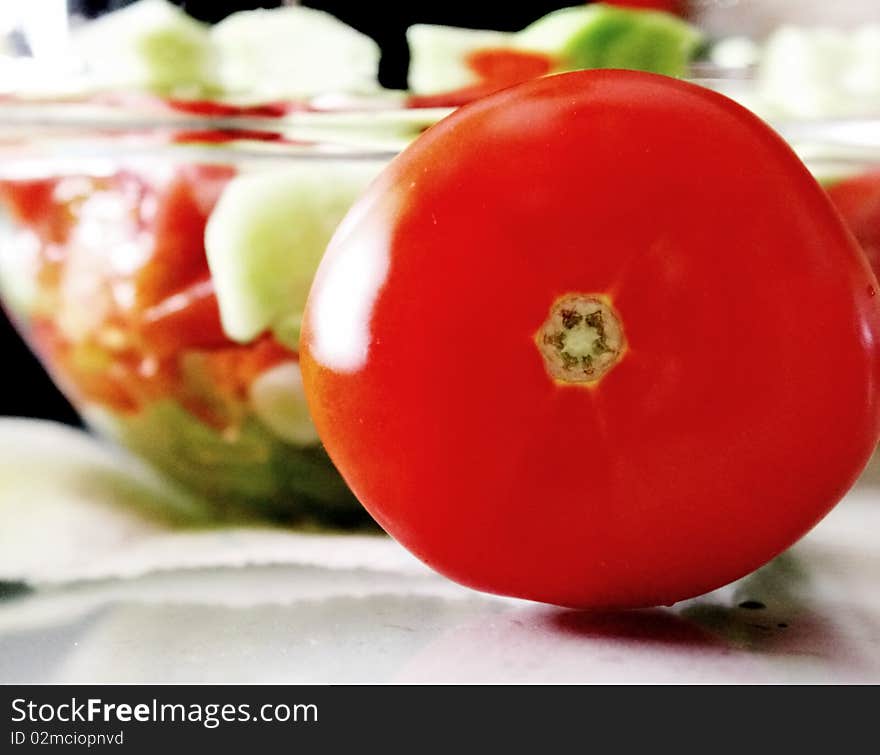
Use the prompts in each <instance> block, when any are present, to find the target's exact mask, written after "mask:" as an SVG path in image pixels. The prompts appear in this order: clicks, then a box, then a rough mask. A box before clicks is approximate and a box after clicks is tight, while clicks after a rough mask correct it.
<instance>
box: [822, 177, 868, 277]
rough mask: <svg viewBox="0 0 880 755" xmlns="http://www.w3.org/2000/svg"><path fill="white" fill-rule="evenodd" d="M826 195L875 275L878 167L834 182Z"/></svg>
mask: <svg viewBox="0 0 880 755" xmlns="http://www.w3.org/2000/svg"><path fill="white" fill-rule="evenodd" d="M828 194H829V195H830V196H831V201H832V202H834V205H835V207H837V210H838V212H840V214H841V215H843V219H844V220H845V221H846V224H847V225H848V226H849V228H850V230H851V231H852V232H853V234H854V235H855V237H856V238H857V239H858V241H859V243H860V244H861V245H862V249H864V250H865V254H866V255H868V261H869V262H870V263H871V267H872V268H873V270H874V274H875V275H876V274H877V273H878V272H880V170H876V171H872V172H871V173H865V174H864V175H861V176H857V177H855V178H849V179H847V180H845V181H841V182H840V183H836V184H834V185H833V186H831V187H830V188H829V189H828Z"/></svg>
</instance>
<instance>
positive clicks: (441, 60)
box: [406, 24, 515, 94]
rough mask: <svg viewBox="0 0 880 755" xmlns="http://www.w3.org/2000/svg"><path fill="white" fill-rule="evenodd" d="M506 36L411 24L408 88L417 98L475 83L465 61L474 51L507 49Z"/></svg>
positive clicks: (510, 40)
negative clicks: (419, 95)
mask: <svg viewBox="0 0 880 755" xmlns="http://www.w3.org/2000/svg"><path fill="white" fill-rule="evenodd" d="M514 38H515V37H514V35H513V34H512V33H510V32H501V31H487V30H484V29H460V28H456V27H453V26H435V25H432V24H415V25H414V26H410V27H409V29H407V31H406V40H407V42H408V43H409V54H410V63H409V87H410V89H411V90H412V91H413V92H416V93H417V94H438V93H441V92H450V91H454V90H456V89H461V88H463V87H466V86H469V85H471V84H474V83H476V82H477V76H476V74H475V73H474V72H473V71H472V70H471V69H470V67H468V65H467V57H468V55H469V54H470V53H472V52H475V51H476V50H485V49H493V48H510V47H512V46H513V44H514Z"/></svg>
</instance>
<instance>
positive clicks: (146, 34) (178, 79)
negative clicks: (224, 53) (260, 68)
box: [72, 0, 217, 96]
mask: <svg viewBox="0 0 880 755" xmlns="http://www.w3.org/2000/svg"><path fill="white" fill-rule="evenodd" d="M72 45H73V49H74V52H75V53H76V55H77V56H78V57H79V58H80V59H81V60H82V61H83V63H84V65H85V68H86V72H87V75H88V76H89V77H90V78H91V79H93V80H94V82H95V84H96V85H97V86H107V87H114V88H115V87H125V88H136V89H150V90H154V91H158V92H161V93H164V94H168V93H174V94H178V95H184V94H185V95H193V96H196V95H204V94H205V93H208V92H211V91H212V90H213V89H214V88H215V87H216V83H217V82H216V78H215V75H214V71H215V70H216V67H217V57H216V54H215V51H214V47H213V44H212V42H211V36H210V34H209V32H208V27H207V26H205V25H204V24H202V23H200V22H198V21H196V20H195V19H193V18H191V17H190V16H188V15H187V14H186V13H184V12H183V11H181V10H180V9H179V8H177V7H176V6H174V5H172V4H171V3H169V2H166V0H139V1H138V2H136V3H134V4H132V5H129V6H127V7H125V8H122V9H121V10H117V11H114V12H112V13H108V14H107V15H106V16H103V17H101V18H100V19H98V20H97V21H92V22H89V23H87V24H85V25H83V26H82V27H80V28H79V29H77V30H76V31H75V32H74V34H73V37H72Z"/></svg>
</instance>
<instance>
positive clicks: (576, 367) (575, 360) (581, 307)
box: [535, 293, 625, 383]
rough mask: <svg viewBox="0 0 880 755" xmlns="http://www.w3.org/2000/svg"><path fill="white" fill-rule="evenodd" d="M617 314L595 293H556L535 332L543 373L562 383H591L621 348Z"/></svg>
mask: <svg viewBox="0 0 880 755" xmlns="http://www.w3.org/2000/svg"><path fill="white" fill-rule="evenodd" d="M624 344H625V340H624V336H623V328H622V326H621V323H620V318H619V317H618V315H617V313H616V312H615V311H614V310H613V309H612V308H611V307H610V306H609V305H608V304H607V303H606V302H605V301H603V300H602V298H601V297H600V296H599V295H598V294H580V293H570V294H565V295H564V296H560V297H559V298H558V299H557V300H556V301H555V302H553V306H552V307H550V313H549V315H548V316H547V319H546V320H545V321H544V323H543V325H541V327H540V329H539V330H538V332H537V333H536V334H535V345H536V346H537V347H538V351H539V352H540V354H541V356H542V357H543V359H544V366H545V367H546V368H547V373H548V374H549V375H550V377H551V378H553V379H554V380H556V381H559V382H562V383H595V382H596V381H598V380H600V379H601V378H602V377H603V376H604V375H605V373H607V372H608V371H609V370H610V369H611V368H612V367H614V365H615V364H617V362H618V361H620V357H621V355H622V354H623V349H624Z"/></svg>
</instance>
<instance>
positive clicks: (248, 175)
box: [0, 98, 425, 527]
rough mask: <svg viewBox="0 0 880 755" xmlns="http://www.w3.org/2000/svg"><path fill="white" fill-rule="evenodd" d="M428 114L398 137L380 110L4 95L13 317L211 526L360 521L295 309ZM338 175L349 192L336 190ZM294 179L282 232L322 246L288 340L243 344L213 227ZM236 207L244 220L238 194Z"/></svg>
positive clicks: (77, 393) (3, 198)
mask: <svg viewBox="0 0 880 755" xmlns="http://www.w3.org/2000/svg"><path fill="white" fill-rule="evenodd" d="M204 107H206V106H203V109H204ZM186 108H187V110H191V109H192V104H191V103H190V104H188V105H187V106H186ZM325 116H326V117H325ZM383 118H384V119H385V120H387V121H389V122H391V121H393V122H394V128H391V127H390V126H388V124H387V123H386V124H384V125H383ZM424 118H425V114H421V115H418V116H417V117H413V116H409V117H408V118H407V117H404V120H405V121H406V123H405V124H404V125H401V123H400V122H399V120H400V119H396V120H395V118H394V117H393V116H390V115H389V116H387V118H386V117H385V116H383V114H382V113H370V114H369V115H368V116H367V122H366V125H364V123H363V120H364V115H363V114H358V113H355V112H348V113H343V112H336V113H323V114H316V113H314V112H312V113H304V114H297V115H295V116H280V115H279V114H277V113H272V114H269V115H261V114H254V113H249V114H242V113H237V114H236V113H231V114H230V112H225V111H224V112H213V113H211V114H205V113H192V112H184V111H177V110H175V109H173V108H167V107H165V106H164V105H160V104H157V103H156V102H154V101H151V100H150V99H149V98H145V99H142V98H137V100H136V101H135V102H125V103H122V104H120V103H119V102H116V101H114V102H82V101H71V102H52V103H48V102H40V103H35V102H23V101H14V100H8V101H6V102H4V103H2V104H0V294H2V305H3V308H4V309H5V311H6V312H7V313H8V315H9V317H10V319H11V320H12V321H13V322H14V324H15V325H16V327H17V328H18V329H19V331H20V332H21V333H22V335H23V336H24V338H25V340H26V341H27V343H28V344H29V345H30V347H31V348H32V349H33V351H34V352H35V353H36V354H37V355H38V357H39V358H40V360H41V361H42V363H43V364H44V366H45V367H46V369H47V370H48V372H49V373H50V375H51V377H52V379H53V380H54V381H55V383H56V384H57V385H58V386H59V387H60V389H61V390H62V391H63V392H64V394H65V395H66V396H67V397H68V398H69V400H70V401H71V403H72V404H73V405H74V407H75V408H76V409H77V411H78V412H79V413H80V414H81V416H82V417H83V419H84V420H85V422H86V423H87V424H88V425H89V426H91V427H92V428H94V429H96V430H97V431H99V432H100V433H101V434H103V435H105V436H107V437H110V438H113V439H115V440H116V441H118V442H119V443H120V444H122V445H123V446H125V447H127V448H128V449H130V450H131V451H133V452H134V453H135V454H136V455H138V456H140V457H141V458H142V459H144V460H146V461H147V462H148V463H149V464H151V465H152V466H154V467H155V468H157V469H158V470H160V471H161V472H163V473H164V474H165V475H167V476H168V477H170V478H171V479H173V480H175V481H177V482H178V483H180V484H181V485H182V486H183V487H184V488H186V489H187V490H188V491H190V492H192V493H194V494H196V495H198V496H200V497H201V498H203V499H204V500H206V501H208V502H209V503H210V505H211V507H212V510H213V512H214V514H215V515H216V518H217V519H218V520H223V519H230V518H241V517H258V518H271V519H276V520H282V521H285V522H295V523H297V524H299V525H308V524H317V525H330V526H333V527H358V526H365V525H367V523H368V522H369V518H368V517H367V515H366V514H365V513H364V512H363V511H362V509H361V508H360V506H359V505H358V504H357V502H356V500H355V499H354V497H353V496H352V495H351V493H350V492H349V491H348V489H347V487H346V485H345V484H344V482H343V481H342V479H341V477H340V476H339V475H338V473H337V472H336V470H335V469H334V467H333V465H332V464H331V462H330V460H329V459H328V457H327V455H326V454H325V452H324V451H323V449H322V447H321V445H320V442H319V440H318V437H317V434H316V433H315V432H314V428H313V427H312V426H311V422H310V420H309V419H308V413H307V409H306V407H305V402H304V398H303V395H302V386H301V382H300V379H299V368H298V364H297V353H296V332H295V330H296V324H297V323H296V316H297V314H298V312H297V309H298V308H301V300H302V299H303V298H304V296H305V291H307V283H308V282H309V281H310V276H311V272H312V267H313V266H314V265H315V264H316V260H317V259H318V258H319V257H320V253H321V252H322V251H323V245H324V244H325V243H326V241H327V240H328V239H329V235H330V234H331V233H332V231H333V229H334V228H335V225H336V223H338V221H339V220H340V219H341V216H342V215H343V214H344V212H345V211H346V210H347V208H348V205H349V204H350V202H351V201H353V197H354V193H353V191H352V189H351V182H352V181H356V182H360V183H364V184H365V182H366V181H367V180H368V179H369V178H371V177H372V175H373V174H375V173H377V172H378V171H379V170H380V169H381V167H382V166H383V165H384V164H385V163H386V162H387V161H388V159H390V157H391V156H392V155H393V154H394V153H396V151H397V150H398V149H399V146H400V143H401V142H402V140H404V139H405V138H407V137H405V136H404V133H405V132H412V130H413V129H415V130H416V131H417V130H418V129H419V128H421V126H420V125H419V124H420V123H421V121H422V120H423V119H424ZM352 124H355V127H354V128H353V127H352ZM319 137H320V138H319ZM340 180H341V181H342V182H343V183H345V182H346V181H348V185H347V186H346V189H345V191H342V190H336V189H334V188H333V187H332V186H330V184H331V183H333V182H338V181H340ZM297 181H300V182H302V183H303V184H304V186H303V189H302V190H300V191H298V193H297V192H295V194H296V195H295V196H294V197H293V200H292V201H291V202H290V203H289V207H287V209H289V212H290V215H289V224H290V227H291V228H294V229H296V228H304V229H306V231H304V234H305V235H304V236H303V238H304V242H303V243H305V244H308V245H310V249H309V254H308V255H306V257H307V259H305V260H304V261H303V262H302V266H303V269H301V270H294V271H293V272H294V273H295V274H296V275H297V276H299V277H300V278H302V277H303V276H304V275H307V276H308V278H307V280H306V281H305V284H300V285H299V287H298V288H297V287H296V286H294V287H293V293H294V294H298V295H299V298H298V299H297V301H299V302H300V303H299V304H297V303H294V302H291V304H290V308H291V311H290V313H289V315H290V318H288V321H287V326H288V330H289V331H291V332H285V333H281V332H280V331H279V330H278V329H276V332H274V333H273V332H271V329H268V328H267V329H266V330H265V331H264V332H260V333H257V334H254V335H252V336H251V337H248V338H245V339H243V338H237V339H232V338H230V337H229V336H228V335H227V333H226V330H225V328H224V324H223V322H222V321H221V313H220V308H219V307H218V301H217V296H216V293H215V285H214V284H215V278H216V276H215V275H214V274H213V273H214V272H216V271H212V269H211V268H209V265H208V259H207V255H206V244H205V230H206V225H207V224H208V221H209V218H213V219H214V220H215V222H217V223H218V224H219V230H218V231H217V233H219V234H226V233H227V230H228V227H229V226H228V223H227V221H225V220H224V221H222V222H221V221H218V220H216V217H217V215H218V214H220V213H221V210H218V208H217V203H218V200H219V199H220V198H221V197H222V196H223V195H224V194H225V193H227V192H231V193H232V194H233V195H234V194H235V192H236V191H238V192H239V195H240V194H241V191H242V190H244V191H248V190H250V189H251V188H253V187H256V190H257V191H263V190H264V188H265V187H268V190H269V192H270V194H271V191H272V187H273V186H274V185H278V184H279V183H280V184H281V185H286V186H289V185H290V184H291V182H294V183H295V182H297ZM235 187H238V188H235ZM328 187H329V188H328ZM322 192H323V193H322ZM346 192H347V193H346ZM312 194H314V195H316V196H317V197H318V198H317V199H314V200H313V199H312V198H311V195H312ZM337 194H338V196H336V195H337ZM276 200H277V197H276ZM276 200H272V201H276ZM282 204H283V202H282ZM225 207H226V209H225V210H222V212H223V213H225V216H229V217H230V218H231V219H230V220H229V223H232V224H233V226H234V224H235V223H237V222H239V220H237V219H236V211H237V209H238V208H237V207H236V203H235V199H234V196H233V197H232V198H231V199H227V201H226V205H225ZM278 211H279V210H277V209H276V210H275V213H276V216H277V213H278ZM243 222H245V223H247V222H248V218H245V219H244V221H243ZM264 225H265V222H264ZM234 232H235V228H234V227H233V233H234ZM242 233H243V234H244V235H245V236H247V234H248V233H253V234H254V238H257V239H258V241H257V242H255V243H259V240H263V241H266V239H267V238H268V239H269V241H268V243H276V244H277V243H279V242H278V241H277V239H274V238H273V234H275V235H278V234H279V233H280V235H281V237H284V234H285V233H289V231H288V229H286V228H280V229H279V228H278V227H277V223H276V227H266V228H257V229H256V230H253V229H251V230H247V229H245V231H242ZM222 240H223V239H221V241H222ZM218 243H220V242H218ZM316 246H320V249H317V250H316V248H315V247H316ZM294 253H297V252H296V250H294ZM227 277H228V276H227ZM261 285H263V286H266V285H268V284H267V282H266V281H265V280H264V281H263V282H262V283H261ZM282 288H283V286H282ZM258 293H259V292H258Z"/></svg>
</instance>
